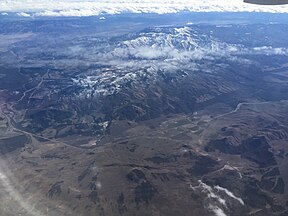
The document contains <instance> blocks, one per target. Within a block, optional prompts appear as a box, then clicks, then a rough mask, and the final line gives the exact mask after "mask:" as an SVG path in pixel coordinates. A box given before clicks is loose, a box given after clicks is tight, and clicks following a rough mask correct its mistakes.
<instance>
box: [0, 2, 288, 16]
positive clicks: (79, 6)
mask: <svg viewBox="0 0 288 216" xmlns="http://www.w3.org/2000/svg"><path fill="white" fill-rule="evenodd" d="M181 11H191V12H270V13H288V5H280V6H271V5H270V6H267V5H266V6H260V5H252V4H246V3H243V1H242V0H0V13H1V14H2V15H6V14H7V13H11V12H17V13H18V15H19V16H27V17H28V16H96V15H101V14H119V13H126V12H128V13H158V14H164V13H176V12H181Z"/></svg>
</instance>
